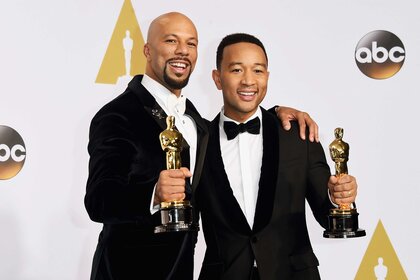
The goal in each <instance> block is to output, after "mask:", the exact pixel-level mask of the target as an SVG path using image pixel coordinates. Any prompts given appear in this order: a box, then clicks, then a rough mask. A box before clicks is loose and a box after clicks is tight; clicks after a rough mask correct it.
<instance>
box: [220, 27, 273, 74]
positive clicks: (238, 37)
mask: <svg viewBox="0 0 420 280" xmlns="http://www.w3.org/2000/svg"><path fill="white" fill-rule="evenodd" d="M237 43H251V44H255V45H257V46H259V47H260V48H261V49H262V50H263V51H264V55H265V59H267V63H268V56H267V52H266V51H265V48H264V45H263V43H262V42H261V41H260V40H259V39H258V38H257V37H255V36H253V35H250V34H246V33H234V34H230V35H227V36H226V37H224V38H223V39H222V41H221V42H220V44H219V46H218V47H217V53H216V67H217V69H220V65H221V64H222V59H223V51H224V49H225V48H226V47H227V46H230V45H233V44H237Z"/></svg>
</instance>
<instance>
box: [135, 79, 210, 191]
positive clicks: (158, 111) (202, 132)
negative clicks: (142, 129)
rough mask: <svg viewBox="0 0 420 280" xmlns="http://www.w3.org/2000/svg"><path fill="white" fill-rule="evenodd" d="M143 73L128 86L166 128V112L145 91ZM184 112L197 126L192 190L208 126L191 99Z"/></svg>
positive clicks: (158, 123)
mask: <svg viewBox="0 0 420 280" xmlns="http://www.w3.org/2000/svg"><path fill="white" fill-rule="evenodd" d="M142 78H143V75H137V76H135V77H134V78H133V79H132V80H131V81H130V83H129V84H128V88H129V89H130V90H131V91H133V92H134V93H135V94H136V95H137V97H138V98H139V99H140V101H141V103H142V104H143V107H144V110H145V111H146V112H147V113H148V114H149V115H150V117H151V118H152V119H153V120H155V122H156V124H157V125H159V127H160V128H161V129H162V131H163V130H165V129H166V117H167V114H166V113H165V111H164V110H163V109H162V107H160V106H159V104H158V103H157V102H156V99H155V98H154V97H153V96H152V95H151V94H150V93H149V92H148V91H147V89H146V88H145V87H144V86H143V85H142V84H141V80H142ZM185 113H186V114H187V115H189V116H191V117H192V118H193V119H194V121H195V124H196V126H197V154H196V164H195V167H194V177H193V183H192V186H191V188H192V190H193V191H194V190H195V188H196V187H197V185H198V182H199V181H200V176H201V171H202V167H203V163H204V158H205V153H206V147H207V141H208V128H207V125H206V123H205V121H204V120H203V119H202V118H201V116H200V114H199V113H198V112H197V110H196V109H195V107H194V105H193V104H192V103H191V101H189V100H187V103H186V109H185ZM182 146H183V148H188V147H189V146H188V143H187V142H186V141H185V140H184V141H183V144H182Z"/></svg>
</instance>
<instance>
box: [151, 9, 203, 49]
mask: <svg viewBox="0 0 420 280" xmlns="http://www.w3.org/2000/svg"><path fill="white" fill-rule="evenodd" d="M174 23H177V24H185V27H189V28H192V29H194V33H195V37H196V39H198V37H197V29H196V28H195V25H194V23H193V22H192V21H191V19H190V18H189V17H187V16H186V15H184V14H181V13H178V12H170V13H166V14H163V15H160V16H158V17H157V18H155V19H154V20H153V21H152V23H150V27H149V31H148V32H147V42H149V40H153V39H154V38H155V36H157V35H158V34H159V33H161V32H162V29H165V27H166V26H167V25H171V24H174Z"/></svg>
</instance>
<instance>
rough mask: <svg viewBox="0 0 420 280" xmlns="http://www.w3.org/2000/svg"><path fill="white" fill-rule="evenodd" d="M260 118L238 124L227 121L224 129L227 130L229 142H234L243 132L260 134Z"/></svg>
mask: <svg viewBox="0 0 420 280" xmlns="http://www.w3.org/2000/svg"><path fill="white" fill-rule="evenodd" d="M260 126H261V124H260V118H259V117H256V118H254V119H252V120H250V121H248V122H246V123H240V124H236V123H234V122H229V121H225V122H224V123H223V128H224V129H225V132H226V136H227V139H228V140H232V139H233V138H235V137H236V136H237V135H238V134H239V133H242V132H245V131H247V132H249V133H251V134H259V133H260Z"/></svg>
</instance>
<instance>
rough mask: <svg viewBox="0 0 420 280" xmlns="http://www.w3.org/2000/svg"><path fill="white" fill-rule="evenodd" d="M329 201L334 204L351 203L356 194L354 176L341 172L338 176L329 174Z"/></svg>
mask: <svg viewBox="0 0 420 280" xmlns="http://www.w3.org/2000/svg"><path fill="white" fill-rule="evenodd" d="M328 189H329V190H330V196H331V201H332V202H333V203H335V204H338V205H340V204H351V203H353V202H354V201H355V199H356V195H357V182H356V178H354V177H353V176H351V175H348V174H343V175H340V176H338V177H336V176H331V177H330V180H329V181H328Z"/></svg>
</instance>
